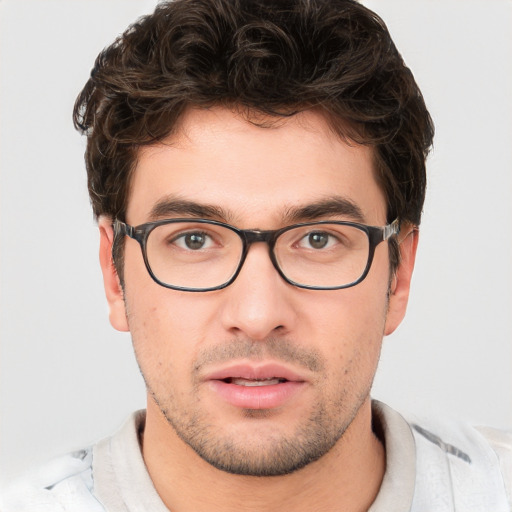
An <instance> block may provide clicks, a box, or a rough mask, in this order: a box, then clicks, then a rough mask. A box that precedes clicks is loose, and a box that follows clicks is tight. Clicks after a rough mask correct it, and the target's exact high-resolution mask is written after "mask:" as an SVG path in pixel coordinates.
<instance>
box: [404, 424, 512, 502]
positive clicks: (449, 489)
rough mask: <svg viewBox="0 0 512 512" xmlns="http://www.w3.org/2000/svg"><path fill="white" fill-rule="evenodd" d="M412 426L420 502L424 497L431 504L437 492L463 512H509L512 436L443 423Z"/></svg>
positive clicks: (489, 430)
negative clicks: (487, 511) (490, 511)
mask: <svg viewBox="0 0 512 512" xmlns="http://www.w3.org/2000/svg"><path fill="white" fill-rule="evenodd" d="M410 426H411V429H412V432H413V435H414V439H415V444H416V457H417V460H416V468H417V476H416V492H417V497H418V501H419V502H422V499H421V495H422V494H423V499H424V500H425V501H427V500H431V499H432V498H431V497H432V495H433V494H432V493H433V492H434V493H436V494H437V495H438V496H442V495H444V496H445V497H448V496H449V500H450V501H452V502H453V503H455V504H458V505H459V506H460V509H461V510H466V511H473V510H475V511H476V510H493V511H495V512H497V511H509V510H511V506H512V499H511V494H512V492H511V491H512V469H511V466H512V432H500V431H498V430H495V429H491V428H476V427H473V426H471V425H469V424H467V423H462V422H456V421H445V420H433V421H430V420H420V421H412V422H410ZM422 491H423V492H422ZM439 510H441V508H440V509H439Z"/></svg>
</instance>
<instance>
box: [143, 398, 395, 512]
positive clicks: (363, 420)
mask: <svg viewBox="0 0 512 512" xmlns="http://www.w3.org/2000/svg"><path fill="white" fill-rule="evenodd" d="M162 447H165V449H162ZM143 456H144V461H145V463H146V466H147V468H148V471H149V474H150V476H151V479H152V481H153V484H154V486H155V488H156V490H157V492H158V494H159V495H160V497H161V498H162V501H163V502H164V504H165V505H166V506H167V507H168V508H169V509H170V510H172V511H173V512H188V511H194V512H202V511H204V512H217V511H219V512H220V511H222V512H231V511H237V512H240V511H242V510H243V511H248V512H249V511H261V510H266V511H269V512H271V511H276V512H277V511H279V512H287V511H294V512H303V511H304V512H306V511H308V512H309V511H311V510H315V511H318V512H321V511H327V510H344V511H346V512H352V511H353V512H355V511H358V512H359V511H366V510H368V508H369V507H370V505H371V503H372V502H373V501H374V500H375V497H376V496H377V493H378V491H379V488H380V484H381V482H382V478H383V476H384V470H385V452H384V447H383V445H382V443H381V442H380V441H379V440H378V439H377V437H376V436H375V435H374V433H373V431H372V418H371V403H370V400H369V399H367V400H366V402H365V403H364V404H363V405H362V406H361V408H360V409H359V411H358V413H357V415H356V417H355V418H354V420H353V421H352V423H351V424H350V426H349V428H348V429H347V430H346V431H345V433H344V435H343V437H342V438H341V439H340V440H339V441H338V442H337V443H336V445H335V446H334V447H333V448H332V449H331V450H330V451H329V452H328V453H327V454H325V455H324V456H323V457H321V458H320V459H318V460H317V461H315V462H313V463H311V464H309V465H307V466H306V467H304V468H302V469H300V470H298V471H295V472H294V473H292V474H289V475H284V476H274V477H251V476H242V475H233V474H230V473H226V472H224V471H221V470H218V469H216V468H214V467H213V466H211V465H210V464H208V463H207V462H205V461H204V460H203V459H201V458H200V457H199V456H198V455H197V454H196V453H195V452H194V451H193V450H192V449H191V448H190V447H189V446H188V445H187V444H185V443H184V442H183V441H182V440H181V439H180V438H179V437H178V436H177V435H176V433H175V432H174V430H173V429H172V427H170V426H169V424H168V423H167V421H166V420H165V418H164V417H163V415H162V414H161V412H160V410H159V409H158V407H157V406H156V405H155V404H154V403H153V402H152V400H149V401H148V410H147V417H146V427H145V431H144V437H143Z"/></svg>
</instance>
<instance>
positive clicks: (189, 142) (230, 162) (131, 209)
mask: <svg viewBox="0 0 512 512" xmlns="http://www.w3.org/2000/svg"><path fill="white" fill-rule="evenodd" d="M168 196H172V197H174V198H178V199H180V200H184V201H192V202H196V203H198V204H205V205H211V206H214V207H218V208H220V209H222V210H223V211H226V212H229V214H230V215H231V216H232V218H229V219H225V220H228V221H230V222H233V223H237V224H247V222H249V224H250V225H251V227H255V226H260V227H263V226H264V225H265V227H268V228H270V227H271V226H270V224H273V225H277V224H279V222H280V218H282V217H283V216H284V214H285V212H286V211H287V210H289V209H293V208H298V207H304V206H306V205H307V204H309V203H318V202H319V201H322V200H325V199H327V198H330V197H340V198H346V199H348V200H350V201H352V202H353V203H355V204H356V205H357V206H358V207H359V208H360V209H361V211H362V212H363V216H364V220H367V221H369V222H370V221H371V222H376V220H375V219H378V220H379V222H380V219H381V217H382V221H384V220H385V206H384V205H385V201H384V197H383V193H382V191H381V189H380V187H379V186H378V184H377V181H376V179H375V176H374V166H373V154H372V149H371V148H370V147H367V146H362V145H358V144H355V143H348V142H346V141H344V140H342V139H341V138H340V137H339V136H338V135H336V134H335V133H334V132H333V131H332V130H331V129H330V127H329V125H328V123H327V122H326V120H325V119H324V118H323V116H322V115H321V114H319V113H316V112H311V111H308V112H303V113H300V114H296V115H294V116H291V117H287V118H279V119H276V118H261V117H260V118H259V119H249V120H247V119H246V118H245V117H242V116H241V115H239V114H237V113H236V112H233V111H231V110H228V109H225V108H220V107H219V108H212V109H201V110H199V109H190V110H189V111H188V112H187V113H186V114H185V115H184V117H183V119H182V120H181V123H180V126H179V127H178V129H177V131H176V133H175V134H174V135H172V136H170V137H168V138H167V139H166V140H164V141H163V142H162V143H159V144H155V145H153V146H149V147H144V148H142V149H141V150H140V152H139V155H138V160H137V166H136V168H135V171H134V175H133V177H132V183H131V191H130V195H129V200H128V208H127V220H128V222H130V223H142V222H146V221H147V220H148V216H149V215H150V212H151V210H152V209H153V208H154V206H155V204H157V203H158V202H161V201H162V200H163V199H165V197H168Z"/></svg>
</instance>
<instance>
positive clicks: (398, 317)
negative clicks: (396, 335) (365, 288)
mask: <svg viewBox="0 0 512 512" xmlns="http://www.w3.org/2000/svg"><path fill="white" fill-rule="evenodd" d="M401 233H405V235H403V236H399V249H400V264H399V265H398V268H397V269H396V271H395V274H394V275H393V277H392V279H391V283H390V288H389V304H388V313H387V316H386V326H385V329H384V334H385V335H386V336H387V335H389V334H391V333H392V332H393V331H394V330H395V329H396V328H397V327H398V326H399V325H400V322H401V321H402V320H403V318H404V316H405V311H406V309H407V302H408V300H409V290H410V287H411V278H412V272H413V270H414V261H415V259H416V250H417V248H418V241H419V231H418V228H417V227H416V226H413V225H410V224H405V225H404V226H403V227H402V230H401Z"/></svg>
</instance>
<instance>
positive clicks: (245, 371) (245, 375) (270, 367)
mask: <svg viewBox="0 0 512 512" xmlns="http://www.w3.org/2000/svg"><path fill="white" fill-rule="evenodd" d="M205 382H206V383H207V384H208V385H209V387H210V389H211V390H212V391H213V392H214V393H215V395H216V396H217V397H218V398H220V399H222V400H223V401H224V402H227V403H228V404H230V405H232V406H234V407H237V408H242V409H274V408H278V407H281V406H283V405H285V404H286V403H287V402H288V401H290V400H291V399H292V398H293V397H294V396H295V395H296V394H297V393H298V392H299V391H300V390H301V389H304V387H305V385H306V379H305V378H303V377H302V376H300V375H299V374H297V373H295V372H294V371H292V370H290V369H289V368H286V367H284V366H282V365H276V364H264V365H260V366H255V365H244V364H242V365H234V366H230V367H227V368H223V369H220V370H218V371H214V372H213V373H211V374H210V375H208V376H207V378H206V379H205Z"/></svg>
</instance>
